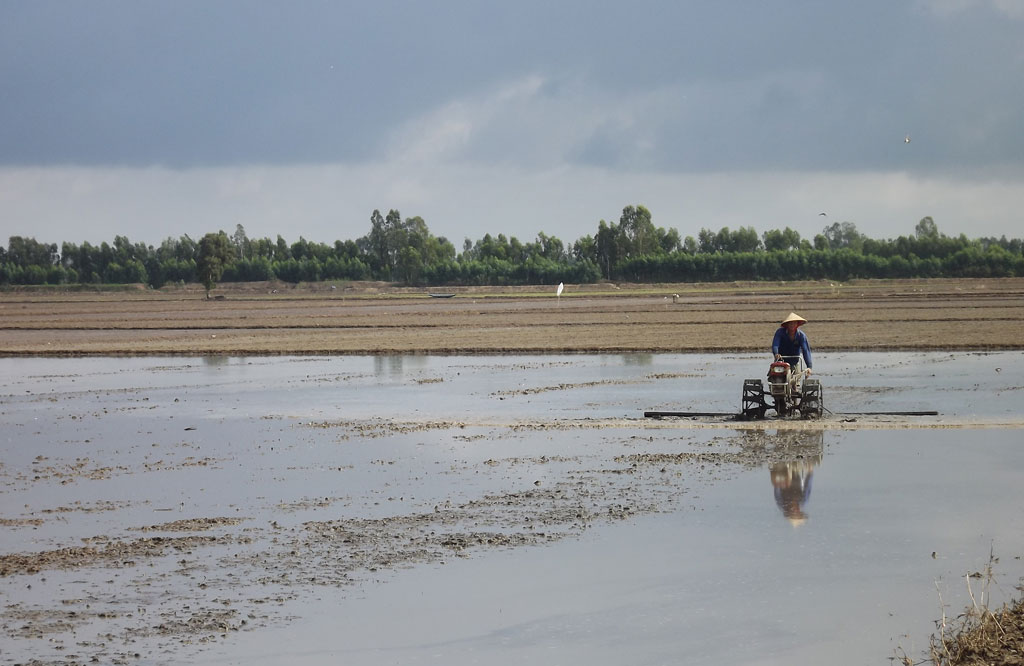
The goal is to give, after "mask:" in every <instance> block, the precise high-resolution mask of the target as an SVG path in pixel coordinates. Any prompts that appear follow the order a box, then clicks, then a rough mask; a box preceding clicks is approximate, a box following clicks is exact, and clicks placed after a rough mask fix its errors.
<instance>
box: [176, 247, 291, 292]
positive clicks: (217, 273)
mask: <svg viewBox="0 0 1024 666" xmlns="http://www.w3.org/2000/svg"><path fill="white" fill-rule="evenodd" d="M278 239H280V240H283V239H281V237H280V236H278ZM233 257H234V251H233V249H232V247H231V241H230V240H229V239H228V235H227V234H225V233H224V232H223V231H220V232H218V233H215V234H214V233H209V234H206V235H205V236H203V237H202V239H200V241H199V257H198V258H197V259H196V275H197V277H198V278H199V281H200V282H202V284H203V287H205V288H206V298H207V299H209V298H210V290H211V289H213V288H214V287H215V286H216V285H217V281H218V280H220V277H221V275H223V274H224V268H225V267H226V266H227V265H228V264H229V263H230V262H231V260H232V258H233Z"/></svg>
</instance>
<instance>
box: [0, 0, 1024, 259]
mask: <svg viewBox="0 0 1024 666" xmlns="http://www.w3.org/2000/svg"><path fill="white" fill-rule="evenodd" d="M908 136H909V138H910V141H909V142H907V141H906V138H907V137H908ZM631 204H632V205H635V204H642V205H645V206H647V207H648V208H649V209H650V210H651V212H652V214H653V218H654V222H655V224H656V225H658V226H663V227H675V228H677V229H678V230H679V231H680V233H681V234H682V235H683V236H686V235H693V236H696V235H697V232H698V231H699V230H700V229H701V228H702V227H706V228H710V229H714V230H718V229H719V228H720V227H722V226H729V227H730V228H736V227H738V226H753V227H754V228H756V229H757V230H758V231H759V232H763V231H765V230H768V229H774V228H783V227H785V226H790V227H793V228H794V229H797V230H798V231H799V232H800V233H801V234H802V235H804V236H805V237H812V236H813V235H814V234H815V233H818V232H820V231H821V229H822V227H824V226H825V224H829V223H831V222H844V221H848V222H853V223H854V224H856V225H857V227H858V229H860V230H861V231H862V232H864V233H866V234H868V235H869V236H872V237H876V238H890V237H895V236H898V235H906V234H912V233H913V230H914V225H915V224H916V223H917V221H918V220H920V219H921V218H922V217H924V216H926V215H930V216H932V217H933V218H934V220H935V222H936V223H937V224H938V227H939V230H940V231H942V232H943V233H946V234H949V235H957V234H960V233H965V234H967V235H968V236H969V237H972V238H974V237H979V236H989V235H995V236H998V235H1003V234H1006V235H1007V236H1012V237H1022V236H1024V229H1022V228H1021V217H1020V211H1021V207H1022V205H1024V0H861V1H860V2H851V3H830V2H822V1H821V0H814V1H807V2H804V1H796V0H792V1H788V2H781V1H779V2H765V1H761V2H758V1H755V0H750V1H745V2H738V1H733V0H717V1H714V2H712V1H710V0H709V1H707V2H683V1H678V0H677V1H671V0H668V1H664V2H653V1H647V0H633V1H632V2H629V3H625V2H621V1H617V2H610V1H604V0H543V1H541V0H516V1H515V2H502V3H497V2H485V1H483V0H477V1H471V0H435V1H432V2H431V1H424V0H418V1H416V0H409V1H407V2H389V1H386V0H372V1H369V0H368V1H366V2H340V1H327V0H323V1H302V0H299V1H290V2H270V1H264V2H251V1H249V0H237V1H227V0H197V1H191V0H173V1H172V0H167V1H163V2H150V1H146V0H123V1H122V0H110V1H102V0H91V1H90V2H64V1H61V2H53V1H50V0H32V1H23V0H0V242H6V239H7V237H8V236H11V235H23V236H32V237H35V238H36V239H37V240H39V241H43V242H58V243H59V242H62V241H72V242H82V241H90V242H92V243H98V242H101V241H111V240H113V237H114V236H115V235H125V236H128V237H129V238H130V239H131V240H133V241H143V242H146V243H153V244H158V243H159V242H160V241H161V240H162V239H164V238H166V237H168V236H174V237H178V236H180V235H182V234H189V235H191V236H192V237H193V238H195V237H198V236H201V235H202V234H204V233H206V232H209V231H217V230H220V229H223V230H225V231H227V232H228V233H229V234H230V233H231V232H233V231H234V229H235V225H236V224H242V225H243V226H244V227H245V229H246V231H247V233H248V235H249V236H250V237H262V236H270V237H271V238H276V236H277V235H278V234H281V235H282V236H284V238H285V239H286V240H287V241H289V242H294V241H296V240H298V238H299V236H303V237H305V238H306V239H307V240H313V241H322V242H328V243H330V242H333V241H334V240H337V239H341V240H345V239H350V238H351V239H354V238H357V237H359V236H362V235H364V234H365V233H366V232H367V231H368V230H369V219H370V214H371V212H372V211H373V209H375V208H377V209H380V210H381V211H382V212H384V213H386V212H387V211H388V210H389V209H392V208H394V209H397V210H399V211H400V212H401V213H402V216H403V217H411V216H414V215H419V216H421V217H423V218H424V220H426V222H427V224H428V226H429V227H430V229H431V231H432V232H433V233H434V234H436V235H440V236H446V237H448V238H449V239H450V240H452V241H453V242H455V244H456V246H460V247H461V242H462V239H464V238H466V237H469V238H472V239H477V238H479V237H481V236H482V235H483V234H484V233H491V234H498V233H505V234H506V235H514V236H517V237H519V238H520V240H523V241H528V240H532V239H533V238H534V237H535V236H536V234H537V232H539V231H543V232H544V233H546V234H548V235H555V236H558V237H559V238H561V239H562V240H563V241H566V243H567V244H568V243H571V242H572V241H574V240H576V239H577V238H579V237H581V236H583V235H586V234H593V233H595V231H596V229H597V225H598V222H599V221H600V220H602V219H604V220H607V221H610V222H611V221H616V222H617V221H618V219H619V216H620V214H621V211H622V208H623V207H624V206H627V205H631ZM822 212H825V213H827V215H826V216H821V215H820V214H819V213H822Z"/></svg>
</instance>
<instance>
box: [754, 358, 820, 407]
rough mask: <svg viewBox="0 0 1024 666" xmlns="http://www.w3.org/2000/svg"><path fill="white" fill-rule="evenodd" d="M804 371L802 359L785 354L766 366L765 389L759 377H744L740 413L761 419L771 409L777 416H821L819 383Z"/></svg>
mask: <svg viewBox="0 0 1024 666" xmlns="http://www.w3.org/2000/svg"><path fill="white" fill-rule="evenodd" d="M787 361H790V362H787ZM807 374H808V373H807V371H806V370H805V369H804V367H803V359H802V358H800V357H799V356H784V357H782V359H781V360H778V361H775V362H774V363H772V364H771V365H770V366H769V368H768V390H765V387H764V382H763V381H762V380H760V379H745V380H743V401H742V403H741V405H740V413H741V415H742V416H743V418H746V419H763V418H764V416H765V412H767V411H768V410H769V409H774V410H775V413H776V414H778V415H779V416H789V415H791V414H799V415H800V416H802V417H804V418H814V419H816V418H820V417H821V413H822V410H823V406H822V401H821V383H820V382H819V381H818V380H817V379H810V378H808V377H807ZM769 398H770V399H771V403H770V404H769V402H768V399H769Z"/></svg>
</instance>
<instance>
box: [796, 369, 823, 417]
mask: <svg viewBox="0 0 1024 666" xmlns="http://www.w3.org/2000/svg"><path fill="white" fill-rule="evenodd" d="M822 411H823V407H822V400H821V382H820V381H818V380H817V379H805V380H804V387H803V397H802V398H801V399H800V414H801V415H802V416H803V417H804V418H805V419H820V418H821V413H822Z"/></svg>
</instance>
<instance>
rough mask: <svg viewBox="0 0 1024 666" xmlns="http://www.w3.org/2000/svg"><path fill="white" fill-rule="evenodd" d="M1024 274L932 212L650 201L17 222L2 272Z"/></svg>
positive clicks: (178, 280) (1021, 258) (640, 276)
mask: <svg viewBox="0 0 1024 666" xmlns="http://www.w3.org/2000/svg"><path fill="white" fill-rule="evenodd" d="M1019 275H1024V243H1022V241H1021V240H1020V239H1007V238H1006V237H1005V236H1003V237H1001V238H998V239H997V238H975V239H969V238H967V237H966V236H965V235H964V234H961V235H959V236H955V237H953V236H946V235H945V234H942V233H941V232H940V231H939V229H938V227H937V225H936V224H935V222H934V220H933V219H932V218H931V217H925V218H923V219H921V220H920V221H919V222H918V223H917V225H916V226H915V228H914V233H913V234H911V235H907V236H899V237H897V238H895V239H885V240H881V239H873V238H868V237H867V236H865V235H863V234H861V233H860V232H859V231H858V230H857V228H856V225H854V224H853V223H850V222H842V223H839V222H836V223H833V224H830V225H827V226H825V227H824V228H823V229H822V231H821V233H819V234H816V235H815V236H814V237H813V238H811V239H807V238H802V237H801V236H800V234H799V233H798V232H796V231H794V230H793V229H790V228H789V227H786V228H785V229H782V230H778V229H772V230H769V231H765V232H764V233H762V234H758V232H757V231H756V230H755V229H754V228H753V227H740V228H738V229H734V230H731V229H729V228H728V227H723V228H721V229H719V230H718V231H713V230H711V229H703V228H702V229H701V230H700V231H699V232H698V233H697V235H696V236H686V237H685V238H683V237H681V236H680V234H679V232H678V231H677V230H676V229H674V228H670V229H668V230H666V229H664V228H662V227H658V226H655V225H654V223H653V221H652V217H651V212H650V211H649V210H648V209H647V208H645V207H644V206H641V205H637V206H626V207H625V208H624V209H623V211H622V215H621V217H620V218H619V221H618V222H617V223H616V222H611V223H609V222H606V221H605V220H601V221H600V222H599V223H598V226H597V230H596V233H595V234H594V235H589V234H588V235H587V236H584V237H582V238H579V239H577V240H576V241H574V242H573V243H572V244H571V245H567V244H566V243H563V242H562V240H560V239H559V238H557V237H555V236H549V235H547V234H545V233H543V232H540V233H538V234H537V236H536V238H534V239H533V240H532V241H529V242H525V243H524V242H521V241H520V240H518V239H517V238H516V237H514V236H512V237H506V236H505V235H504V234H498V235H497V236H492V235H491V234H485V235H484V236H483V237H482V238H479V239H477V240H475V241H474V240H470V239H469V238H466V239H465V241H464V242H463V244H462V248H461V250H458V249H456V247H455V246H454V245H453V244H452V243H451V242H450V241H449V240H448V239H446V238H445V237H443V236H434V235H433V234H432V233H431V232H430V230H429V228H428V227H427V224H426V222H425V221H424V220H423V218H421V217H418V216H417V217H410V218H404V219H403V218H402V216H401V214H400V213H399V212H398V211H397V210H390V211H389V212H388V213H387V215H382V214H381V212H380V211H379V210H374V211H373V213H372V214H371V216H370V229H369V232H368V233H367V234H366V235H365V236H362V237H360V238H358V239H356V240H345V241H341V240H337V241H334V243H333V244H326V243H320V242H312V241H308V240H306V239H305V238H302V237H301V236H300V237H299V239H298V240H297V241H295V242H293V243H288V242H287V241H286V240H285V239H284V238H283V237H282V236H280V235H278V236H277V238H276V239H275V240H271V239H270V238H249V237H248V236H247V235H246V233H245V229H244V227H243V226H242V225H240V224H239V225H237V226H236V227H235V231H234V233H232V234H231V235H228V234H227V233H225V232H224V231H218V232H215V233H213V232H211V233H208V234H206V235H205V236H203V237H202V238H200V239H199V240H194V239H192V238H190V237H189V236H188V235H183V236H180V237H179V238H173V237H169V238H167V239H165V240H164V241H163V242H162V243H161V244H160V245H159V246H153V245H146V244H144V243H132V242H131V241H130V240H129V239H128V238H127V237H125V236H115V237H114V240H113V243H107V242H105V241H104V242H102V243H100V244H99V245H93V244H91V243H89V242H83V243H81V244H80V245H79V244H76V243H71V242H63V243H61V245H60V247H59V248H58V246H57V244H56V243H51V244H47V243H40V242H38V241H36V240H35V239H34V238H26V237H23V236H11V237H10V239H9V242H8V245H7V248H6V249H5V248H3V247H0V285H42V284H50V285H60V284H128V283H143V284H147V285H149V286H151V287H154V288H160V287H163V286H165V285H167V284H184V283H196V282H199V283H202V284H204V285H205V286H206V289H207V292H209V290H210V289H212V288H213V287H214V286H215V285H216V284H217V283H218V282H254V281H265V280H281V281H284V282H291V283H298V282H317V281H325V280H331V281H333V280H384V281H389V282H396V283H401V284H406V285H423V286H454V285H513V284H515V285H520V284H554V283H557V282H569V283H590V282H597V281H600V280H627V281H633V282H713V281H725V280H802V279H833V280H850V279H854V278H912V277H1012V276H1019Z"/></svg>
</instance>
